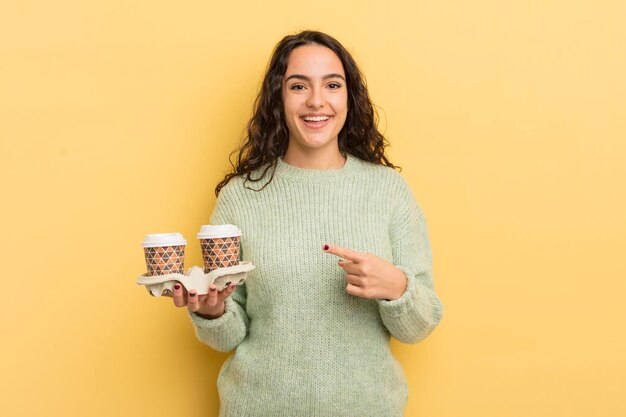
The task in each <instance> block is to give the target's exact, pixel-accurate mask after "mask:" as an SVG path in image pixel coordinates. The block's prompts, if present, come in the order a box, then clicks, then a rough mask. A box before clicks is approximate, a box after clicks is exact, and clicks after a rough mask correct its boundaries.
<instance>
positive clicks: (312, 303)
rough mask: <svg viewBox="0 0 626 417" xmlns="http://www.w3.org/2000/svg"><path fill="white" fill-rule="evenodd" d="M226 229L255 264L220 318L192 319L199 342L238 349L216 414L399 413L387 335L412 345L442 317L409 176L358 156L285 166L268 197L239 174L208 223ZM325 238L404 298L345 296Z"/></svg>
mask: <svg viewBox="0 0 626 417" xmlns="http://www.w3.org/2000/svg"><path fill="white" fill-rule="evenodd" d="M259 172H260V171H259ZM271 172H272V169H270V170H269V171H268V176H266V178H264V179H263V180H261V181H260V182H257V183H252V182H249V181H248V182H247V183H246V185H247V187H250V188H254V189H260V188H261V187H262V186H263V185H265V184H266V183H267V180H268V179H269V175H270V174H271ZM257 177H258V174H257V175H255V176H253V178H257ZM225 223H231V224H235V225H237V226H239V228H240V229H241V230H242V243H241V251H242V257H243V260H246V261H252V263H253V264H254V265H255V266H256V269H255V270H254V271H252V272H251V273H249V274H248V277H247V281H246V283H245V284H244V285H240V286H238V287H237V289H236V291H235V292H234V293H233V294H232V295H231V296H230V297H229V298H228V299H227V301H226V309H225V313H224V315H222V316H221V317H219V318H217V319H214V320H207V319H205V318H202V317H200V316H198V315H196V314H194V313H190V317H191V320H192V322H193V324H194V326H195V330H196V334H197V336H198V338H199V339H200V340H201V341H202V342H204V343H206V344H207V345H209V346H210V347H212V348H213V349H216V350H218V351H230V350H233V349H235V352H234V354H233V355H231V356H230V357H229V358H228V359H227V360H226V362H225V363H224V365H223V366H222V369H221V371H220V374H219V377H218V380H217V384H218V391H219V396H220V401H221V407H220V417H282V416H284V417H309V416H311V417H313V416H319V417H351V416H354V417H368V416H371V417H400V416H402V415H403V410H404V407H405V404H406V400H407V393H408V391H407V386H406V380H405V377H404V373H403V371H402V368H401V367H400V366H399V364H398V362H397V361H396V360H395V359H394V358H393V356H392V354H391V351H390V349H389V340H390V336H393V337H395V338H396V339H398V340H400V341H402V342H405V343H416V342H418V341H420V340H422V339H424V338H425V337H426V336H428V335H429V334H430V333H431V332H432V330H433V329H434V328H435V327H436V326H437V324H438V323H439V321H440V319H441V315H442V311H443V308H442V304H441V302H440V300H439V298H438V297H437V294H436V293H435V291H434V287H433V281H432V274H431V253H430V246H429V242H428V234H427V230H426V225H425V221H424V216H423V214H422V211H421V210H420V208H419V206H418V205H417V203H416V201H415V198H414V197H413V194H412V192H411V190H410V188H409V187H408V185H407V184H406V182H405V181H404V179H403V178H402V176H401V175H400V174H399V173H398V172H397V171H395V170H393V169H391V168H389V167H384V166H381V165H375V164H372V163H369V162H365V161H362V160H361V159H358V158H356V157H354V156H351V155H348V158H347V160H346V163H345V165H344V166H343V167H341V168H339V169H332V170H311V169H303V168H298V167H295V166H292V165H289V164H287V163H285V162H283V161H282V160H281V159H279V160H278V164H277V166H276V172H275V176H274V179H273V180H272V182H270V183H269V184H268V185H267V186H266V187H265V188H264V189H263V190H261V191H252V190H249V189H247V188H245V187H244V179H243V178H241V177H235V178H233V179H232V180H231V181H230V182H229V183H228V184H227V185H226V186H225V187H224V188H223V189H222V191H221V192H220V195H219V197H218V200H217V203H216V206H215V210H214V212H213V215H212V216H211V224H225ZM325 243H329V244H334V245H339V246H343V247H346V248H349V249H352V250H356V251H359V252H369V253H372V254H374V255H377V256H379V257H381V258H384V259H386V260H388V261H389V262H391V263H393V264H394V265H395V266H396V267H397V268H399V269H400V270H402V272H404V274H405V275H406V276H407V289H406V291H405V292H404V294H403V295H402V296H401V297H400V298H399V299H397V300H391V301H386V300H372V299H364V298H359V297H355V296H352V295H349V294H348V293H346V289H345V287H346V285H347V282H346V280H345V277H344V275H345V272H344V271H343V269H342V268H341V267H340V266H339V265H337V261H338V258H337V257H336V256H334V255H331V254H328V253H325V252H324V251H323V250H322V246H323V245H324V244H325Z"/></svg>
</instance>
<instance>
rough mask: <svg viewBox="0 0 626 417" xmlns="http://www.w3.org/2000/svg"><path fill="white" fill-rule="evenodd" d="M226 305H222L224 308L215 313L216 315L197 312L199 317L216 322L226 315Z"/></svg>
mask: <svg viewBox="0 0 626 417" xmlns="http://www.w3.org/2000/svg"><path fill="white" fill-rule="evenodd" d="M224 306H225V305H224V303H222V308H221V309H220V310H219V311H217V312H215V313H200V312H196V314H197V315H199V316H200V317H202V318H205V319H207V320H215V319H218V318H220V317H222V316H223V315H224V312H225V309H224Z"/></svg>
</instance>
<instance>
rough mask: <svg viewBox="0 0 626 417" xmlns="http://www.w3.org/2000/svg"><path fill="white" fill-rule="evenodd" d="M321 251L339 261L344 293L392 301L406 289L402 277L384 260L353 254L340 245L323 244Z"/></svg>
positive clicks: (353, 252)
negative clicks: (344, 279)
mask: <svg viewBox="0 0 626 417" xmlns="http://www.w3.org/2000/svg"><path fill="white" fill-rule="evenodd" d="M323 249H324V251H326V252H328V253H332V254H333V255H337V256H339V257H341V258H344V259H343V260H340V261H339V262H338V264H339V266H340V267H342V268H343V270H344V271H345V272H346V280H347V281H348V285H347V286H346V291H347V292H348V294H351V295H355V296H357V297H362V298H378V299H384V300H395V299H397V298H400V297H401V296H402V294H403V293H404V291H405V290H406V282H407V281H406V276H405V275H404V273H403V272H402V271H400V270H399V269H398V268H396V267H395V266H393V265H392V264H391V263H389V262H387V261H386V260H384V259H382V258H379V257H378V256H376V255H373V254H371V253H362V252H356V251H353V250H351V249H347V248H342V247H341V246H332V245H324V247H323Z"/></svg>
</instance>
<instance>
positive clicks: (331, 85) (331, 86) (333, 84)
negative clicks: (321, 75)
mask: <svg viewBox="0 0 626 417" xmlns="http://www.w3.org/2000/svg"><path fill="white" fill-rule="evenodd" d="M328 86H329V87H330V88H331V89H333V90H336V89H337V88H341V84H339V83H330V84H328Z"/></svg>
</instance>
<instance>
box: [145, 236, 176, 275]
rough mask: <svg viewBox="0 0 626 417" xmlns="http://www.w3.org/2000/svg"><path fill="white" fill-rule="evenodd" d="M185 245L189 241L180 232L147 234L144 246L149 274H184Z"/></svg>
mask: <svg viewBox="0 0 626 417" xmlns="http://www.w3.org/2000/svg"><path fill="white" fill-rule="evenodd" d="M185 245H187V241H186V240H185V238H184V237H183V235H181V234H180V233H155V234H150V235H146V237H145V239H144V241H143V243H142V246H143V251H144V254H145V256H146V266H147V267H148V275H149V276H154V275H167V274H173V273H179V274H184V273H185Z"/></svg>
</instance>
